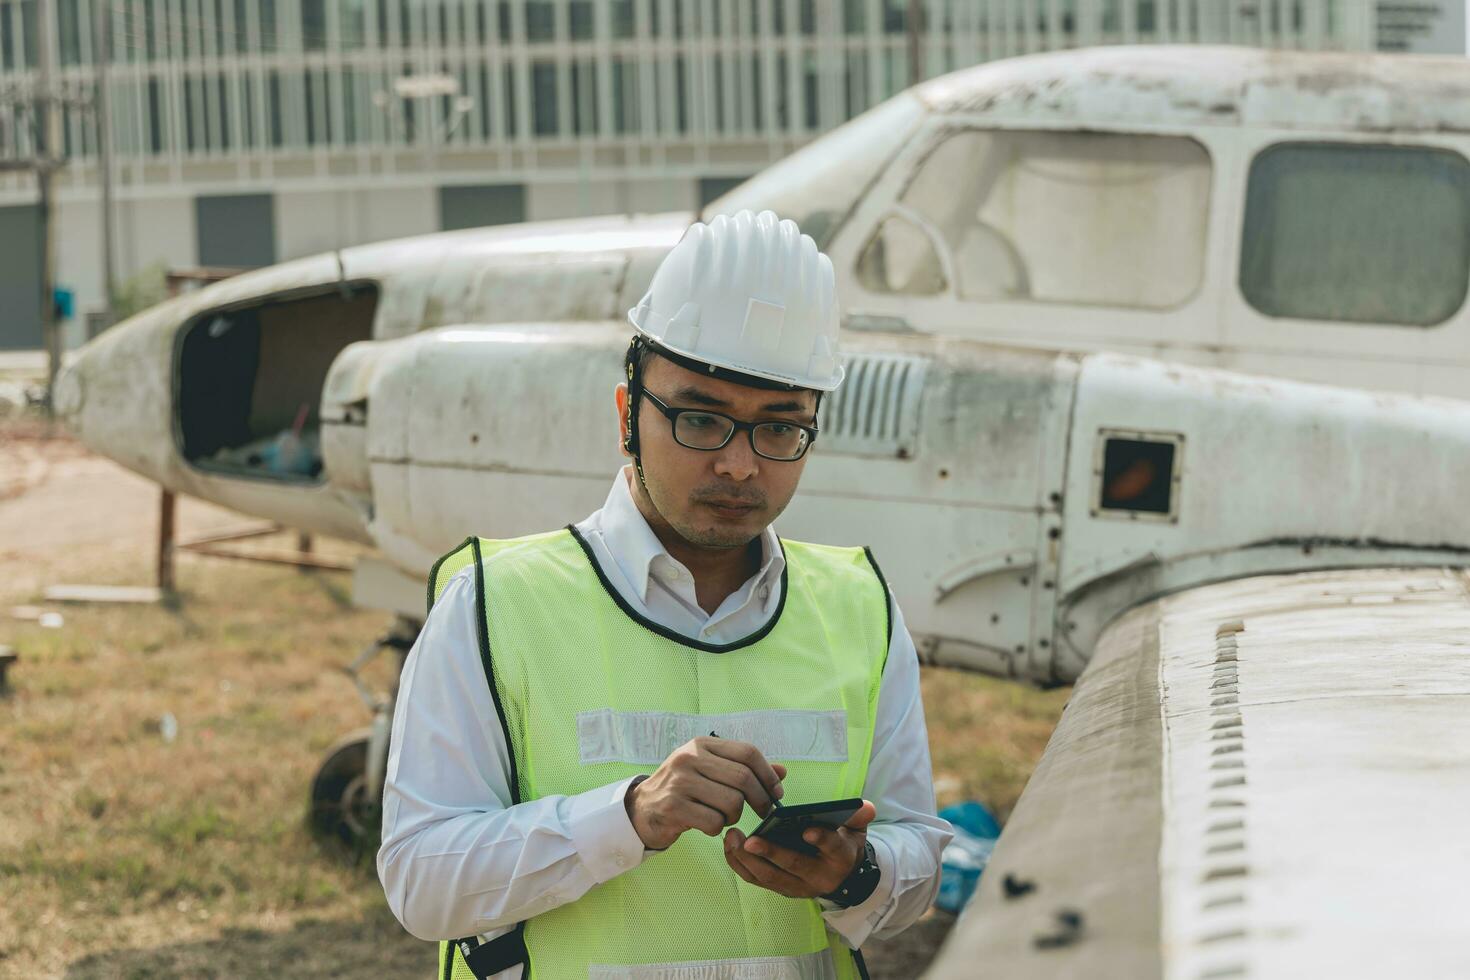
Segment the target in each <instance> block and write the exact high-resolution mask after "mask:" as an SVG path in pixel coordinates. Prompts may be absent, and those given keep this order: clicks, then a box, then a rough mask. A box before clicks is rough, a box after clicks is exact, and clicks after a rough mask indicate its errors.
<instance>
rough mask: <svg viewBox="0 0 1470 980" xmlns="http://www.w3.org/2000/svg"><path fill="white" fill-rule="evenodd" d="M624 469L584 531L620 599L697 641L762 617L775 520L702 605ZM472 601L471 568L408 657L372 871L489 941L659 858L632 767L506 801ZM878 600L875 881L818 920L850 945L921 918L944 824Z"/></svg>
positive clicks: (914, 672)
mask: <svg viewBox="0 0 1470 980" xmlns="http://www.w3.org/2000/svg"><path fill="white" fill-rule="evenodd" d="M631 473H632V468H631V467H625V468H624V469H623V470H622V472H621V473H619V475H618V476H617V478H616V479H615V480H614V481H613V486H612V489H611V491H609V493H608V495H607V500H606V502H605V503H604V504H603V506H602V509H601V510H598V511H596V512H594V513H593V514H592V515H591V516H589V517H588V518H587V519H586V520H584V521H582V522H581V523H579V524H578V525H577V530H578V531H579V532H581V534H582V536H583V537H584V538H585V539H586V541H587V542H588V544H589V545H590V547H591V549H592V552H593V554H594V555H595V556H596V560H597V563H598V565H600V566H601V568H602V571H603V573H604V574H605V575H606V576H607V578H608V580H609V581H610V582H611V583H612V584H613V586H614V587H615V588H616V589H617V590H618V592H619V593H620V594H621V595H622V597H623V599H624V600H625V601H626V602H627V603H628V605H629V606H630V607H632V608H633V609H635V610H637V611H638V613H640V614H641V615H643V616H646V617H648V618H649V619H652V620H653V621H655V622H657V623H659V624H661V625H663V626H665V627H668V628H669V629H672V630H675V631H676V632H678V633H680V634H682V635H684V636H686V637H689V638H691V639H698V640H700V641H703V642H706V643H717V644H723V643H730V642H733V641H737V640H739V639H741V638H742V637H745V636H749V635H750V634H751V633H753V632H755V631H756V630H758V629H760V628H761V627H762V626H764V625H765V624H766V622H767V621H769V619H770V617H771V615H772V614H773V613H774V612H775V610H776V608H777V607H778V605H779V603H780V589H781V573H782V571H783V569H784V568H785V558H784V557H783V555H782V553H781V548H780V546H779V545H778V543H777V539H776V534H775V532H774V531H773V530H772V529H770V528H766V530H765V531H764V532H763V533H762V535H761V551H762V559H761V567H760V570H759V571H758V572H756V574H755V575H753V576H752V577H751V578H750V579H749V580H748V581H746V583H745V584H744V585H743V586H741V587H740V588H739V589H737V590H736V591H735V592H733V593H732V594H731V595H730V596H728V597H727V598H726V599H725V601H724V602H722V603H721V604H720V607H719V608H718V609H716V610H715V612H714V613H713V614H712V615H706V613H705V612H704V610H703V609H702V608H701V607H700V605H699V602H698V601H697V599H696V598H695V591H694V578H693V576H692V575H691V574H690V572H689V570H688V569H687V568H685V567H684V565H683V564H681V563H680V562H678V561H676V560H675V559H674V558H673V557H672V556H670V555H669V553H668V552H667V551H666V550H664V547H663V545H662V544H661V543H660V542H659V540H658V537H657V536H656V535H655V534H654V533H653V530H652V529H651V528H650V527H649V526H648V522H647V521H646V520H644V518H643V515H642V514H641V513H640V512H639V510H638V507H637V505H636V504H635V503H634V502H633V498H632V494H631V492H630V489H629V483H628V481H629V479H630V478H631ZM487 561H494V557H493V556H492V557H491V558H489V559H487ZM475 598H476V597H475V581H474V569H473V568H466V569H462V570H461V571H460V572H458V573H457V574H456V575H454V577H453V578H451V579H450V581H449V584H448V585H447V586H446V587H445V589H444V592H443V594H442V595H441V596H440V598H439V600H438V602H436V603H435V605H434V608H433V611H432V612H431V613H430V615H429V617H428V619H427V621H426V622H425V623H424V628H423V630H422V632H420V633H419V637H418V640H417V641H416V642H415V643H414V645H413V649H412V650H411V651H410V652H409V655H408V659H407V661H406V663H405V664H404V667H403V674H402V677H401V681H400V685H399V689H398V705H397V709H396V711H395V712H394V715H393V738H392V745H391V748H390V750H389V753H388V767H387V775H386V782H385V785H384V788H383V842H382V846H381V848H380V849H379V851H378V877H379V879H380V880H381V881H382V883H383V890H384V892H385V893H386V894H387V898H388V905H389V907H391V908H392V910H393V914H394V915H396V916H397V917H398V920H399V921H400V922H401V923H403V926H404V928H405V929H407V930H408V931H409V932H410V933H412V934H414V935H415V936H418V937H419V938H421V939H430V940H435V939H458V938H460V937H464V936H470V935H479V936H480V937H481V938H482V939H485V940H489V939H491V938H494V937H495V936H498V935H501V934H503V933H505V932H508V931H509V930H510V928H511V927H513V926H514V925H515V924H516V923H517V922H520V921H522V920H524V919H528V918H530V917H531V916H533V915H537V914H539V913H541V912H546V911H549V910H550V909H554V908H556V907H557V906H559V905H562V904H564V903H566V902H574V901H576V900H577V899H578V898H580V897H581V896H582V895H583V894H585V893H586V892H587V891H588V890H589V889H591V888H592V887H593V886H594V885H597V884H600V883H602V882H604V881H607V880H609V879H610V878H614V877H616V876H617V875H620V874H622V873H623V872H624V871H627V870H629V869H631V868H634V867H636V866H637V865H638V864H640V863H641V862H642V861H643V860H644V859H645V857H647V856H648V855H650V854H654V853H655V852H652V851H645V849H644V847H643V842H642V840H640V839H639V837H638V833H637V831H635V830H634V829H633V824H632V821H631V820H629V818H628V813H627V810H626V809H625V807H624V805H623V797H624V795H625V794H626V793H627V791H628V786H629V784H630V783H631V782H632V780H631V779H625V780H620V781H619V782H616V783H613V784H610V785H608V786H604V787H601V788H599V789H594V790H590V791H588V792H585V793H578V794H576V795H573V796H546V797H542V798H541V799H538V800H530V801H527V802H525V803H517V804H514V805H511V793H510V787H509V783H508V779H507V774H508V772H509V770H510V749H509V747H508V746H507V745H506V742H505V736H504V732H503V731H502V729H501V726H500V720H499V717H498V716H497V714H496V712H495V704H494V701H493V700H492V698H491V694H490V689H489V686H488V684H487V683H486V680H485V672H484V669H483V667H482V666H481V663H480V648H479V643H478V639H477V634H476V629H477V623H476V616H477V613H476V603H475ZM889 608H890V610H891V613H892V617H893V639H892V643H891V645H890V647H889V652H888V661H887V665H886V666H885V668H884V672H883V678H882V683H881V685H880V688H879V694H878V707H877V717H876V725H875V729H874V733H873V750H872V757H871V760H870V761H869V764H868V774H867V782H866V783H865V784H864V786H863V798H864V799H868V800H871V801H872V802H873V804H874V806H875V807H876V808H877V811H878V816H877V819H876V820H874V822H873V823H872V824H871V825H870V826H869V828H868V840H870V841H871V842H872V843H873V850H874V853H875V856H876V860H877V863H878V866H879V867H880V868H881V869H882V876H881V880H880V882H879V884H878V888H877V890H876V891H874V892H873V894H872V895H871V896H869V897H868V899H867V900H866V901H864V902H863V903H861V904H860V905H856V906H853V907H852V908H847V909H842V908H837V907H835V906H832V905H831V904H829V903H826V902H821V906H822V909H823V912H822V915H823V917H824V918H825V919H826V921H827V925H828V926H829V927H830V928H831V929H832V930H833V931H835V932H837V933H838V934H839V935H840V936H841V937H842V938H843V939H844V940H845V941H846V942H847V943H848V944H849V945H851V946H852V947H853V948H857V947H858V946H859V945H860V944H862V943H863V942H864V941H865V940H866V939H867V938H868V937H869V936H878V937H880V938H881V937H885V936H890V935H893V934H895V933H897V932H899V931H901V930H902V929H904V928H905V927H906V926H908V925H909V924H910V923H912V922H913V921H914V920H915V919H917V918H918V917H919V916H920V915H921V914H922V913H923V912H924V910H925V909H926V908H927V907H928V906H929V904H930V903H931V902H932V901H933V900H934V895H935V893H936V891H937V890H938V887H939V855H940V852H941V851H942V850H943V849H944V845H945V844H947V843H948V842H949V839H950V837H951V836H952V832H951V829H950V826H949V824H948V823H947V822H945V821H944V820H941V819H939V818H938V817H937V816H935V812H934V787H933V778H932V774H931V768H930V762H929V743H928V736H927V732H926V730H925V728H924V705H923V702H922V701H921V700H920V698H919V663H918V658H917V656H916V654H915V652H914V643H913V640H912V638H910V636H909V633H908V630H907V629H906V628H905V627H904V624H903V618H902V616H901V615H900V613H899V610H898V604H897V603H896V602H894V601H893V600H892V597H891V596H890V599H889ZM709 656H719V654H715V653H711V654H709ZM691 833H698V831H691ZM819 901H820V900H819ZM521 971H522V967H520V966H514V967H512V968H510V969H509V970H505V971H502V972H501V973H499V974H497V975H496V977H497V980H518V978H520V976H521Z"/></svg>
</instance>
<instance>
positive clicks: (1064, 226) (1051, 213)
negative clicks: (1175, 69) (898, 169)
mask: <svg viewBox="0 0 1470 980" xmlns="http://www.w3.org/2000/svg"><path fill="white" fill-rule="evenodd" d="M1210 180H1211V164H1210V157H1209V153H1208V152H1207V151H1206V150H1205V148H1204V147H1203V146H1201V145H1200V144H1199V143H1197V142H1196V141H1194V140H1192V139H1187V138H1184V137H1173V136H1143V135H1133V134H1111V133H1075V132H1051V131H995V132H990V131H978V130H970V131H964V132H959V133H955V134H954V135H952V136H950V137H949V138H948V139H946V140H944V141H943V142H942V143H940V144H939V146H938V147H937V148H936V149H935V150H934V151H933V152H931V153H930V154H929V156H928V157H927V158H926V159H925V160H924V162H923V164H921V165H920V167H919V170H918V173H917V174H916V175H915V176H914V179H913V180H912V181H911V182H910V183H909V186H908V187H907V188H906V189H905V191H904V193H903V195H902V197H901V199H900V204H899V207H898V208H897V209H896V210H897V211H899V212H901V213H903V214H905V215H907V216H908V217H909V218H911V219H913V220H914V221H917V222H919V223H922V224H923V225H924V226H925V227H926V229H927V230H928V232H929V235H928V236H927V237H928V238H932V239H933V240H935V241H937V242H938V243H940V245H941V246H942V247H943V248H944V250H945V251H946V252H947V253H948V254H947V259H948V261H947V263H945V264H947V266H948V267H949V268H950V269H951V270H952V276H953V279H954V288H955V291H956V292H957V293H958V294H959V296H960V298H962V299H972V300H1022V301H1024V300H1031V301H1035V302H1041V303H1075V304H1081V305H1086V306H1123V307H1134V308H1142V309H1166V308H1170V307H1174V306H1178V305H1179V304H1181V303H1183V302H1185V301H1186V300H1187V299H1189V297H1190V296H1191V295H1193V294H1194V292H1195V290H1196V289H1197V288H1198V287H1199V283H1200V279H1201V277H1202V276H1203V273H1204V256H1205V233H1206V230H1207V227H1208V223H1209V199H1210ZM886 220H890V221H891V220H892V218H891V217H890V218H889V219H886ZM882 239H883V236H882V235H881V234H880V235H879V236H878V237H876V238H875V239H874V240H873V241H872V242H871V243H870V244H869V246H868V251H872V250H873V249H882V248H886V247H887V246H886V243H885V242H884V241H883V240H882ZM872 261H873V259H872V258H871V257H870V256H869V255H868V254H867V253H866V252H865V253H864V255H863V256H862V257H861V258H860V259H859V269H860V270H861V269H862V268H863V267H864V266H865V265H867V264H870V263H871V262H872ZM887 261H889V262H891V261H892V260H891V258H888V259H887ZM860 277H861V272H860ZM864 284H865V285H868V288H870V289H874V288H878V291H884V290H882V289H881V284H874V285H869V284H868V282H867V281H866V280H865V281H864ZM887 291H891V292H897V291H901V290H893V289H890V290H887Z"/></svg>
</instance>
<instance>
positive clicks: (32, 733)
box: [0, 433, 1065, 977]
mask: <svg viewBox="0 0 1470 980" xmlns="http://www.w3.org/2000/svg"><path fill="white" fill-rule="evenodd" d="M0 436H3V433H0ZM65 472H66V468H65V467H63V466H58V467H55V468H53V471H52V477H51V478H52V479H53V480H54V479H59V478H61V477H62V475H64V473H65ZM88 472H93V471H88ZM119 479H121V477H120V478H119ZM43 489H44V487H43ZM37 492H40V491H38V490H37V489H32V490H31V491H30V493H29V494H26V495H24V496H21V497H19V498H13V499H10V500H4V501H0V515H3V513H4V508H17V507H23V506H25V505H26V504H25V501H26V499H27V497H28V496H30V494H34V493H37ZM97 493H98V500H99V506H106V503H105V501H107V500H108V499H109V490H108V488H107V487H100V488H98V491H97ZM13 516H14V511H12V517H13ZM135 516H136V515H135ZM119 519H120V520H121V519H123V515H120V517H119ZM129 519H133V518H129ZM144 532H145V533H143V534H141V538H142V539H144V540H146V539H147V534H146V528H145V529H144ZM331 549H332V546H330V545H324V546H323V548H322V550H324V551H327V552H328V553H331ZM336 550H337V553H343V550H342V548H341V547H338V548H337V549H336ZM29 560H30V559H29V558H28V557H27V556H26V555H24V554H16V553H14V552H11V553H8V554H7V553H6V551H5V548H4V542H0V643H5V644H9V645H11V646H13V647H15V648H16V649H17V650H18V651H20V653H21V656H22V658H23V659H22V662H21V664H20V665H19V666H18V667H17V668H16V669H15V670H14V671H12V675H11V676H12V686H13V691H12V693H11V694H10V695H9V696H8V697H5V698H4V699H0V976H18V977H47V976H67V977H155V976H232V977H278V976H300V977H308V976H310V977H319V976H367V975H375V976H400V975H419V976H423V975H427V974H428V972H429V971H430V969H431V968H430V966H429V964H430V963H432V961H433V950H432V947H430V946H429V945H428V944H425V943H422V942H419V941H418V940H415V939H413V938H412V937H409V936H407V935H406V934H404V933H403V932H402V930H401V929H400V928H399V927H398V926H397V924H396V923H395V922H394V921H393V919H392V917H391V915H390V914H389V913H388V912H387V910H386V907H385V905H384V902H383V897H382V893H381V890H380V888H379V886H378V883H377V879H376V876H375V875H374V874H373V872H372V870H371V866H370V864H367V863H364V862H361V861H358V862H354V861H353V860H352V858H351V856H350V855H346V854H343V853H340V852H338V851H336V850H333V849H332V848H329V847H325V846H323V845H322V844H320V843H318V842H317V841H315V840H314V839H312V837H311V836H310V835H309V834H308V833H307V831H306V829H305V826H304V819H305V814H306V809H307V792H308V786H309V782H310V779H311V776H312V774H313V772H314V771H315V768H316V766H317V764H318V762H319V760H320V756H321V754H322V752H323V751H324V750H325V749H326V748H327V747H328V746H329V745H330V744H331V743H332V742H334V741H335V740H336V739H337V738H338V737H339V736H340V735H342V734H343V733H344V732H346V731H348V730H351V729H353V728H357V727H359V726H361V725H363V724H365V723H366V721H367V718H368V716H367V712H366V710H365V709H364V708H363V706H362V704H361V702H360V701H358V699H357V697H356V696H355V694H354V692H353V690H352V689H351V686H350V685H349V683H348V682H347V680H346V679H345V678H343V677H341V676H340V675H339V674H337V673H336V668H338V667H339V666H341V665H343V664H345V663H347V662H348V661H349V660H350V659H351V658H352V656H354V655H355V654H356V653H357V652H358V650H359V649H361V647H362V646H363V645H364V644H365V643H366V642H367V641H368V640H370V639H371V638H372V637H373V636H374V635H376V634H377V633H378V632H380V631H381V630H382V629H383V627H384V626H386V625H387V617H385V616H384V615H382V614H378V613H372V612H363V611H360V610H356V609H354V608H352V606H351V604H350V602H349V597H348V589H349V582H348V579H347V576H344V575H340V574H332V573H317V574H312V573H302V572H298V571H295V570H292V569H286V568H280V567H272V566H257V565H248V564H239V563H227V562H221V561H207V560H201V559H192V558H183V559H181V560H180V563H179V583H180V586H181V588H182V589H183V594H182V597H181V602H180V603H179V604H178V606H177V607H176V608H173V609H165V608H156V607H68V608H65V609H64V610H63V611H64V614H65V617H66V623H65V626H64V627H63V628H62V629H42V628H41V627H39V626H38V625H37V624H35V623H29V622H21V621H17V620H14V619H11V618H9V617H8V616H7V612H8V610H9V609H10V607H11V606H12V605H15V604H17V603H26V602H34V601H36V599H37V598H38V597H37V596H36V595H35V594H34V591H33V588H32V586H31V585H29V584H23V585H20V586H16V585H15V583H28V582H29V581H30V580H29V579H27V577H26V576H25V575H21V574H14V575H12V574H10V573H12V572H17V571H18V563H22V562H26V561H29ZM50 561H51V565H50V571H51V572H52V573H54V574H63V575H66V576H67V577H68V578H69V580H71V581H86V582H91V583H96V584H109V583H111V584H140V583H144V582H147V581H148V580H149V576H150V574H151V555H150V554H149V553H148V552H147V550H146V549H138V548H136V547H133V548H132V550H128V551H119V550H118V549H116V548H111V549H109V548H108V547H106V546H105V543H101V542H99V543H98V545H97V547H96V548H88V547H81V548H77V547H68V548H65V549H60V550H59V551H58V553H57V554H53V555H51V556H50ZM379 666H380V668H384V669H385V668H386V667H387V664H386V662H385V663H383V664H380V665H379ZM373 680H374V681H375V683H376V684H379V685H381V684H383V683H384V682H385V681H386V677H385V674H384V672H383V670H382V669H380V671H379V673H378V674H377V675H376V676H375V677H374V678H373ZM924 697H925V705H926V710H927V712H928V719H929V727H930V734H931V742H932V746H933V756H934V763H935V769H936V774H937V776H938V777H939V779H940V780H941V786H948V787H949V788H948V789H947V790H946V791H944V792H942V794H941V798H942V802H948V801H949V800H950V799H957V798H962V797H964V796H976V797H979V798H981V799H983V800H985V801H986V802H987V803H989V804H991V805H992V806H994V807H996V808H997V809H998V810H999V811H1000V812H1002V813H1007V812H1009V810H1010V807H1011V806H1012V805H1013V804H1014V802H1015V798H1016V796H1017V795H1018V794H1019V792H1020V789H1021V787H1022V786H1023V785H1024V783H1025V780H1026V778H1027V776H1028V775H1029V773H1030V771H1031V768H1032V766H1033V765H1034V763H1035V761H1036V759H1037V758H1038V757H1039V755H1040V752H1041V749H1042V747H1043V746H1044V744H1045V740H1046V738H1047V736H1048V734H1049V733H1050V730H1051V726H1052V725H1053V724H1054V723H1055V720H1056V717H1057V715H1058V713H1059V712H1060V708H1061V704H1062V701H1063V700H1064V698H1065V693H1063V692H1054V693H1049V694H1037V693H1034V692H1028V691H1024V690H1021V689H1019V688H1016V687H1014V686H1012V685H1008V684H1005V683H1002V682H998V681H991V680H987V679H983V678H977V677H971V676H967V675H963V674H959V673H956V672H952V671H941V670H927V671H926V673H925V678H924ZM166 713H171V714H172V715H173V716H174V717H175V718H176V719H177V723H178V735H177V737H176V738H175V739H174V740H173V741H172V742H168V741H165V739H164V737H163V734H162V732H161V725H160V719H161V718H162V717H163V716H164V715H165V714H166ZM945 781H947V782H945ZM942 932H943V923H941V924H939V925H936V924H935V923H933V922H926V924H925V926H924V927H923V928H921V929H918V930H914V931H911V933H910V934H907V935H906V937H904V938H905V939H909V940H910V942H913V943H918V942H920V941H921V936H922V937H923V938H922V942H923V943H924V944H927V945H928V946H932V944H933V943H934V942H935V940H936V938H937V936H939V935H942ZM876 952H877V954H878V956H877V958H878V959H879V960H880V961H881V960H883V958H884V957H883V955H882V953H883V951H881V950H880V951H876ZM889 952H890V954H891V953H893V952H895V951H894V950H890V951H889ZM924 952H926V951H919V950H915V951H914V952H913V954H912V955H910V954H909V953H904V954H903V955H902V956H900V957H898V958H897V959H896V960H895V962H899V963H908V964H909V966H910V968H912V965H913V963H914V962H915V957H918V956H921V955H922V954H923V953H924ZM898 969H899V972H894V973H888V975H889V976H890V977H896V976H900V975H903V973H904V970H903V968H898ZM879 975H880V973H879V971H875V977H876V976H879Z"/></svg>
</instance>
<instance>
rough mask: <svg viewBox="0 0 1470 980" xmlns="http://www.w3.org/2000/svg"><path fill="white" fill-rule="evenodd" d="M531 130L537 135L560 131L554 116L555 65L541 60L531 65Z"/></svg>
mask: <svg viewBox="0 0 1470 980" xmlns="http://www.w3.org/2000/svg"><path fill="white" fill-rule="evenodd" d="M531 103H532V106H531V119H532V131H533V132H534V133H535V134H536V135H537V136H556V135H558V134H559V133H560V127H559V126H558V125H557V117H556V65H553V64H551V63H550V62H546V61H541V62H537V63H536V64H534V65H532V66H531Z"/></svg>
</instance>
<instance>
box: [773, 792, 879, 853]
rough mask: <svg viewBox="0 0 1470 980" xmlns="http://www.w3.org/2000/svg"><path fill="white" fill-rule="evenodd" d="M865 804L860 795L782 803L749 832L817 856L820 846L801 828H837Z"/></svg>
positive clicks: (774, 842)
mask: <svg viewBox="0 0 1470 980" xmlns="http://www.w3.org/2000/svg"><path fill="white" fill-rule="evenodd" d="M862 806H863V801H862V800H860V799H859V800H828V801H827V802H826V803H799V804H797V805H796V806H783V807H781V808H780V809H779V810H772V811H771V815H770V816H769V817H766V818H765V819H764V820H762V821H761V822H760V824H759V825H758V826H757V827H756V828H755V829H754V830H752V831H751V832H750V836H752V837H763V838H765V839H766V840H768V841H770V842H771V843H772V844H779V845H781V846H782V847H789V848H790V849H791V850H793V851H800V852H801V853H802V854H810V855H813V856H815V855H816V854H817V853H818V851H817V849H816V848H815V847H813V846H812V845H810V844H808V843H807V842H806V841H804V840H802V839H801V835H802V832H803V831H805V830H806V829H807V828H808V827H825V828H827V829H828V830H835V829H836V828H838V827H841V826H842V825H843V824H845V823H847V822H848V821H849V820H851V819H852V815H853V814H855V813H857V812H858V810H860V809H862Z"/></svg>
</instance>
